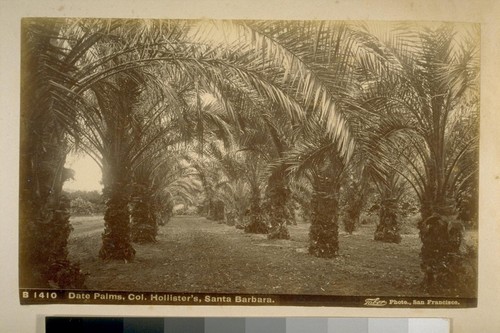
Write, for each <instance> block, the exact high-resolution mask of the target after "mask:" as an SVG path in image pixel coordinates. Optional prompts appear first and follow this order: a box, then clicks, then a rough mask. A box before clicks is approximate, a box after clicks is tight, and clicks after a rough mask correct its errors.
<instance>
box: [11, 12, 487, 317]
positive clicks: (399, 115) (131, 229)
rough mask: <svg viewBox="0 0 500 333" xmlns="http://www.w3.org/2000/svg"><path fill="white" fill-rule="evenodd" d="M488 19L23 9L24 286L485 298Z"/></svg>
mask: <svg viewBox="0 0 500 333" xmlns="http://www.w3.org/2000/svg"><path fill="white" fill-rule="evenodd" d="M480 33H481V29H480V25H479V24H475V23H463V22H421V21H368V20H367V21H354V20H352V21H350V20H346V21H337V20H222V19H191V20H188V19H183V20H181V19H137V18H128V19H125V18H122V19H119V18H116V19H111V18H106V19H105V18H76V17H75V18H36V17H25V18H23V19H22V22H21V54H20V62H21V97H20V106H21V109H20V148H19V149H20V159H19V162H20V168H19V299H20V303H21V304H48V303H67V304H141V305H146V304H148V305H232V306H234V305H247V306H248V305H251V306H259V305H271V306H331V307H377V308H378V307H401V308H473V307H476V306H477V302H478V297H477V295H478V292H477V287H478V246H479V237H478V229H479V219H478V201H479V180H478V179H479V134H480V133H479V132H480V131H479V114H480V111H479V109H480V69H481V61H480V60H481V54H480V51H481V39H480Z"/></svg>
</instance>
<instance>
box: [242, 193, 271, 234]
mask: <svg viewBox="0 0 500 333" xmlns="http://www.w3.org/2000/svg"><path fill="white" fill-rule="evenodd" d="M260 201H261V200H260V189H259V187H258V185H256V186H252V199H251V203H250V223H249V224H248V225H247V226H246V227H245V232H246V233H252V234H267V233H268V232H269V228H268V227H267V224H266V223H265V222H264V218H263V216H262V215H263V214H262V208H261V204H260Z"/></svg>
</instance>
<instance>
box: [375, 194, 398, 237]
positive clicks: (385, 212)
mask: <svg viewBox="0 0 500 333" xmlns="http://www.w3.org/2000/svg"><path fill="white" fill-rule="evenodd" d="M379 214H380V215H379V224H378V225H377V229H376V230H375V236H374V239H375V240H376V241H381V242H386V243H397V244H399V243H400V242H401V235H400V234H399V215H400V214H399V208H398V202H397V200H396V199H392V198H386V199H382V201H381V203H380V213H379Z"/></svg>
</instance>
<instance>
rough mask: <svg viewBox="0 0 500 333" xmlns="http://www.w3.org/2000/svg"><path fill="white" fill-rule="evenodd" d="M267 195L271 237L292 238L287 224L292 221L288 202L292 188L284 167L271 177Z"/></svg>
mask: <svg viewBox="0 0 500 333" xmlns="http://www.w3.org/2000/svg"><path fill="white" fill-rule="evenodd" d="M266 194H267V197H268V200H269V211H268V212H267V214H268V216H269V220H270V223H271V231H270V233H269V236H268V237H269V239H290V233H289V232H288V228H287V224H289V223H290V220H291V218H290V215H289V209H288V204H289V201H290V190H289V189H288V187H287V186H286V181H285V177H284V168H279V169H277V170H276V171H274V172H273V174H272V175H271V177H269V182H268V188H267V193H266Z"/></svg>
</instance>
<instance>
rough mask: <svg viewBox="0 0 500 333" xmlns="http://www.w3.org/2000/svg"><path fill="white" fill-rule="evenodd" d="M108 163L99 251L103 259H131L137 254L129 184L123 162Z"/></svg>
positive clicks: (105, 173) (104, 179)
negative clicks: (132, 241) (133, 237)
mask: <svg viewBox="0 0 500 333" xmlns="http://www.w3.org/2000/svg"><path fill="white" fill-rule="evenodd" d="M113 164H115V165H112V164H111V165H110V164H108V165H106V164H105V169H107V170H105V172H103V183H104V189H103V196H104V198H105V199H106V212H105V214H104V233H103V234H102V247H101V250H100V251H99V257H100V258H101V259H105V260H107V259H117V260H127V261H130V260H132V259H133V258H134V256H135V250H134V248H133V247H132V244H131V234H130V212H129V207H128V205H129V201H130V198H129V193H128V191H129V184H128V182H127V181H126V179H128V177H126V176H125V175H126V172H125V170H123V169H121V168H123V164H118V166H116V163H113Z"/></svg>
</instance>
